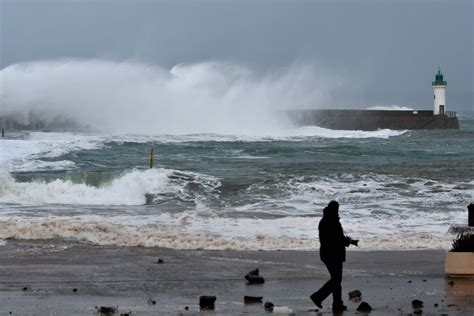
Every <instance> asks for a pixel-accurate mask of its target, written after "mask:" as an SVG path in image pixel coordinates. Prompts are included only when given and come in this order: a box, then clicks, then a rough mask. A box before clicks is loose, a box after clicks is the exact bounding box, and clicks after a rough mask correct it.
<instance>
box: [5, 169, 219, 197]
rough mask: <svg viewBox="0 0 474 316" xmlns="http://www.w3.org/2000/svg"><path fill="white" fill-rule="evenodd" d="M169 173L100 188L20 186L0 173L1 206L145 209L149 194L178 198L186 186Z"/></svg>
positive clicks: (57, 183)
mask: <svg viewBox="0 0 474 316" xmlns="http://www.w3.org/2000/svg"><path fill="white" fill-rule="evenodd" d="M173 172H174V171H173V170H169V169H162V168H159V169H158V168H157V169H149V170H145V171H140V170H133V171H130V172H124V173H123V174H122V175H121V176H120V177H118V178H116V179H114V180H112V181H110V182H108V183H104V184H102V185H101V186H99V187H95V186H91V185H87V184H84V183H74V182H72V181H71V180H61V179H56V180H54V181H50V182H45V181H32V182H17V181H16V180H15V179H14V178H13V177H12V176H11V175H10V174H9V173H7V172H0V203H15V204H26V205H42V204H69V205H143V204H145V203H146V197H145V194H147V193H149V194H166V193H173V194H178V193H179V192H180V190H181V189H182V188H183V185H184V183H181V184H179V183H176V182H173V181H171V180H170V178H169V176H170V175H171V174H172V173H173ZM187 175H188V176H192V177H193V179H195V178H198V179H199V178H203V179H204V180H205V181H208V182H212V183H215V185H219V182H218V181H217V180H215V179H207V178H206V176H203V175H198V174H194V173H187Z"/></svg>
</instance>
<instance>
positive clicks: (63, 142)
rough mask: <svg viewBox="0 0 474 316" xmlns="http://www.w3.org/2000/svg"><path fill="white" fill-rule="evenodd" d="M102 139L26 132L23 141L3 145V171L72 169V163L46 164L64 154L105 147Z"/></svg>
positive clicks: (6, 141) (0, 156)
mask: <svg viewBox="0 0 474 316" xmlns="http://www.w3.org/2000/svg"><path fill="white" fill-rule="evenodd" d="M102 144H103V140H102V137H101V136H93V135H88V134H77V133H43V132H31V133H26V134H25V135H24V136H23V137H21V138H15V139H3V140H2V141H1V142H0V169H3V170H8V171H11V172H13V171H40V170H61V169H72V168H74V163H73V162H72V161H64V160H63V161H44V160H41V158H54V157H58V156H61V155H63V154H66V153H69V152H72V151H78V150H87V149H98V148H100V147H101V146H102Z"/></svg>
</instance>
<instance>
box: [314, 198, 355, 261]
mask: <svg viewBox="0 0 474 316" xmlns="http://www.w3.org/2000/svg"><path fill="white" fill-rule="evenodd" d="M318 229H319V243H320V244H321V248H320V250H319V255H320V256H321V260H322V261H323V262H328V261H332V262H344V261H346V247H348V246H349V238H348V237H346V236H345V235H344V232H343V230H342V226H341V223H340V222H339V214H338V212H337V210H333V209H330V208H328V207H326V208H325V209H324V211H323V218H322V219H321V221H320V222H319V226H318Z"/></svg>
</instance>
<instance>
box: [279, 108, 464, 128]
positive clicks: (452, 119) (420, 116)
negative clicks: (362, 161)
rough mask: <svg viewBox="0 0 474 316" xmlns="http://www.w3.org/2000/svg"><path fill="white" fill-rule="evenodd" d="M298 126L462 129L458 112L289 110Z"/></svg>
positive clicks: (289, 114)
mask: <svg viewBox="0 0 474 316" xmlns="http://www.w3.org/2000/svg"><path fill="white" fill-rule="evenodd" d="M285 113H286V115H287V116H288V117H289V119H290V120H291V121H292V122H293V123H294V124H296V125H298V126H308V125H313V126H320V127H324V128H329V129H337V130H363V131H373V130H377V129H394V130H405V129H459V122H458V118H457V116H456V112H446V113H444V114H434V112H433V111H390V110H290V111H286V112H285Z"/></svg>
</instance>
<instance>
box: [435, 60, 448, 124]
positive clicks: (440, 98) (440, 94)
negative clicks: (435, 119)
mask: <svg viewBox="0 0 474 316" xmlns="http://www.w3.org/2000/svg"><path fill="white" fill-rule="evenodd" d="M431 85H432V86H433V92H434V109H433V114H434V115H440V114H441V115H444V114H445V113H446V86H447V85H448V83H447V82H446V81H444V78H443V73H442V72H441V69H440V68H438V73H437V74H436V77H435V81H433V82H432V84H431Z"/></svg>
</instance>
